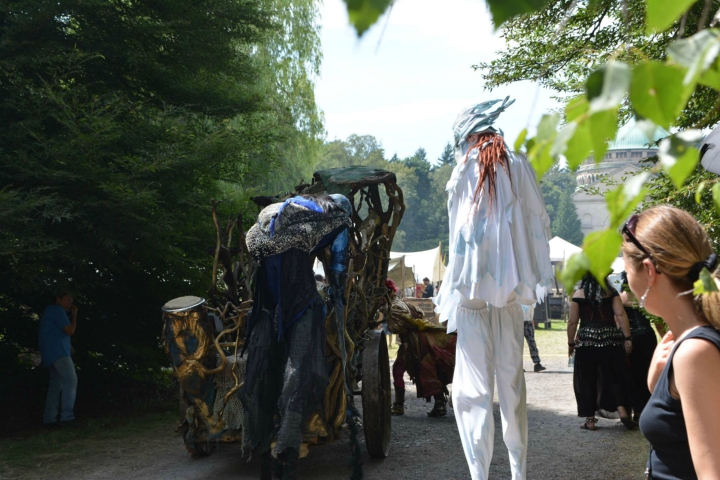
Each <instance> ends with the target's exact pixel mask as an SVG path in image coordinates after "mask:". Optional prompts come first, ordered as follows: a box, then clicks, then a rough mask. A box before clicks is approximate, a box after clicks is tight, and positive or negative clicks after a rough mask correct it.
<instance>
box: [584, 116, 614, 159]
mask: <svg viewBox="0 0 720 480" xmlns="http://www.w3.org/2000/svg"><path fill="white" fill-rule="evenodd" d="M617 113H618V112H617V108H616V109H613V110H603V111H599V112H595V113H593V114H592V115H590V118H589V119H588V131H589V134H590V139H591V146H592V149H593V154H594V155H595V162H601V161H602V159H603V157H604V156H605V152H606V151H607V142H608V141H609V140H612V139H613V138H615V134H616V133H617Z"/></svg>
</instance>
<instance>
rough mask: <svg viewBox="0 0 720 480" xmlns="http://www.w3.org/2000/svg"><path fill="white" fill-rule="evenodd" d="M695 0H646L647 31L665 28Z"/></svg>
mask: <svg viewBox="0 0 720 480" xmlns="http://www.w3.org/2000/svg"><path fill="white" fill-rule="evenodd" d="M695 1H696V0H647V8H646V23H647V31H648V33H652V32H653V31H655V30H658V31H662V30H667V29H668V28H669V27H670V26H671V25H672V24H673V23H675V21H676V20H677V19H678V18H680V17H681V16H682V15H683V14H684V13H685V12H686V11H687V10H688V9H689V8H690V7H691V6H692V4H693V3H695Z"/></svg>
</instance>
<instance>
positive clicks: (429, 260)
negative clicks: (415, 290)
mask: <svg viewBox="0 0 720 480" xmlns="http://www.w3.org/2000/svg"><path fill="white" fill-rule="evenodd" d="M399 257H405V266H406V267H410V268H412V269H413V271H414V272H415V278H414V279H415V281H416V282H420V281H422V279H423V278H425V277H427V278H429V279H430V281H431V282H439V281H440V280H442V279H443V275H445V263H444V262H443V257H442V244H438V246H437V247H436V248H433V249H432V250H424V251H422V252H390V258H391V259H395V258H399Z"/></svg>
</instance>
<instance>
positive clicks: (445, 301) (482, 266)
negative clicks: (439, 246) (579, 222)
mask: <svg viewBox="0 0 720 480" xmlns="http://www.w3.org/2000/svg"><path fill="white" fill-rule="evenodd" d="M458 157H460V155H458ZM477 157H478V149H477V148H475V149H473V150H471V151H470V154H469V155H468V158H467V161H465V156H464V155H463V156H462V157H460V158H458V160H459V161H458V165H457V166H456V167H455V169H454V170H453V173H452V176H451V178H450V181H449V182H448V184H447V187H446V191H447V192H448V197H449V198H448V214H449V218H450V243H449V263H448V266H447V269H446V270H445V276H444V278H443V283H442V288H441V289H440V294H439V295H438V296H437V297H436V298H435V303H436V305H437V307H436V308H435V311H436V312H437V313H439V314H440V320H441V321H443V320H448V326H447V327H448V332H453V331H456V330H457V319H456V312H457V307H458V305H459V302H460V294H462V295H464V296H465V297H466V298H468V299H471V300H482V301H485V302H487V303H488V304H489V305H492V306H494V307H498V308H502V307H504V306H505V305H506V303H507V302H508V300H509V299H510V297H511V295H512V294H513V293H514V294H515V295H514V296H515V300H516V301H518V302H520V303H522V304H527V305H532V304H533V303H536V302H541V301H542V300H543V298H544V296H545V292H546V287H547V286H549V285H550V284H551V282H552V279H553V276H554V273H553V270H552V265H551V263H550V249H549V245H548V242H549V241H550V218H549V217H548V214H547V211H546V210H545V202H544V201H543V198H542V194H541V193H540V188H539V186H538V183H537V180H536V177H535V171H534V170H533V169H532V167H531V165H530V164H529V162H528V161H527V159H526V158H525V156H524V155H523V154H520V153H510V152H508V157H509V165H510V173H511V175H512V179H511V178H510V176H508V174H507V173H506V172H505V169H504V168H502V166H498V167H497V171H496V191H495V199H494V202H493V205H492V210H490V205H489V195H487V194H486V193H485V192H481V193H480V199H479V201H478V202H477V203H476V202H474V201H473V198H474V192H475V187H476V186H477V184H478V181H479V178H480V166H479V165H478V161H477ZM485 186H487V181H486V185H485Z"/></svg>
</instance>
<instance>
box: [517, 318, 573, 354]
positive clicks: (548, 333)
mask: <svg viewBox="0 0 720 480" xmlns="http://www.w3.org/2000/svg"><path fill="white" fill-rule="evenodd" d="M567 325H568V324H567V322H563V321H560V320H553V321H552V325H551V328H550V329H549V330H545V329H544V328H543V326H544V324H542V323H541V324H540V328H536V329H535V343H537V346H538V351H539V352H540V359H542V358H543V357H557V356H561V357H567V352H568V346H567V343H568V341H567ZM524 355H526V356H528V357H529V356H530V352H529V351H528V349H527V342H525V352H524Z"/></svg>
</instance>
